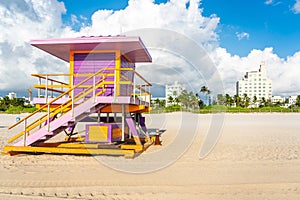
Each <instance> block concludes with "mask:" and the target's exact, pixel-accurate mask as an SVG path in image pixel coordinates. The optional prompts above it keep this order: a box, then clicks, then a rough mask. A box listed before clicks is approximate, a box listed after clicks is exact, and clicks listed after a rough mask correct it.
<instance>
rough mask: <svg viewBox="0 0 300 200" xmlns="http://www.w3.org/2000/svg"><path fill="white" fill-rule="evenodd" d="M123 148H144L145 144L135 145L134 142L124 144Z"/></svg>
mask: <svg viewBox="0 0 300 200" xmlns="http://www.w3.org/2000/svg"><path fill="white" fill-rule="evenodd" d="M121 149H134V150H143V149H144V147H143V145H134V144H122V145H121Z"/></svg>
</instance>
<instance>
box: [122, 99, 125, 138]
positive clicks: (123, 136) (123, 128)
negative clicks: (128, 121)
mask: <svg viewBox="0 0 300 200" xmlns="http://www.w3.org/2000/svg"><path fill="white" fill-rule="evenodd" d="M124 140H125V105H124V104H122V141H124Z"/></svg>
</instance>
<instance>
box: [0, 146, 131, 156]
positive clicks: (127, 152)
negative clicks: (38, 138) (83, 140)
mask: <svg viewBox="0 0 300 200" xmlns="http://www.w3.org/2000/svg"><path fill="white" fill-rule="evenodd" d="M11 152H23V153H55V154H79V155H81V154H82V155H95V154H97V155H125V156H134V150H124V149H84V148H60V147H27V146H21V147H20V146H5V147H4V149H3V153H5V154H8V153H11Z"/></svg>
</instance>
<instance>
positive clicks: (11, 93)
mask: <svg viewBox="0 0 300 200" xmlns="http://www.w3.org/2000/svg"><path fill="white" fill-rule="evenodd" d="M7 96H8V98H9V99H16V98H17V94H16V93H14V92H10V93H8V95H7Z"/></svg>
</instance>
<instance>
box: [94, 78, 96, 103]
mask: <svg viewBox="0 0 300 200" xmlns="http://www.w3.org/2000/svg"><path fill="white" fill-rule="evenodd" d="M93 102H94V103H95V102H96V76H94V77H93Z"/></svg>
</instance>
